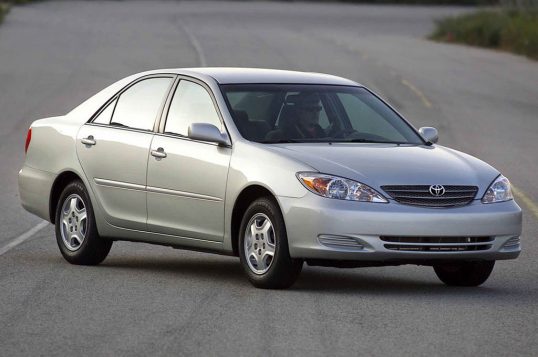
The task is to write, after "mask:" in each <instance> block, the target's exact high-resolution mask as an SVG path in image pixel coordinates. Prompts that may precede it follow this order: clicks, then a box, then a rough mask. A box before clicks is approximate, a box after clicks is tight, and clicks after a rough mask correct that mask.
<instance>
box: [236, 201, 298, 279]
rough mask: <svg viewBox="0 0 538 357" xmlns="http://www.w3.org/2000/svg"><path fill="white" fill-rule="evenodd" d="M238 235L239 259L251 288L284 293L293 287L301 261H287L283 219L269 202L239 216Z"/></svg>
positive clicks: (275, 207)
mask: <svg viewBox="0 0 538 357" xmlns="http://www.w3.org/2000/svg"><path fill="white" fill-rule="evenodd" d="M239 232H240V236H239V258H240V259H241V265H242V266H243V269H244V271H245V272H246V274H247V276H248V278H249V280H250V282H251V283H252V284H253V285H254V286H256V287H258V288H264V289H285V288H288V287H290V286H291V285H293V283H294V282H295V281H296V280H297V277H298V276H299V273H300V272H301V269H302V266H303V261H302V260H300V259H292V258H291V257H290V253H289V248H288V238H287V234H286V227H285V225H284V219H283V217H282V214H281V213H280V209H279V208H278V206H277V205H276V203H275V202H274V201H273V200H271V199H269V198H260V199H257V200H256V201H254V202H253V203H252V204H251V205H250V206H249V207H248V209H247V210H246V212H245V214H244V216H243V220H242V222H241V228H240V231H239Z"/></svg>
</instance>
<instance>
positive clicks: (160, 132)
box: [19, 68, 522, 288]
mask: <svg viewBox="0 0 538 357" xmlns="http://www.w3.org/2000/svg"><path fill="white" fill-rule="evenodd" d="M436 142H437V131H436V130H435V129H434V128H430V127H425V128H420V129H419V130H416V129H415V128H414V127H413V126H412V125H411V124H410V123H409V122H408V121H406V120H405V119H404V118H403V117H402V116H401V115H400V114H399V113H397V112H396V111H395V110H394V109H393V108H392V107H391V106H389V105H388V104H387V103H385V102H384V101H383V100H382V99H381V98H379V97H378V96H377V95H376V94H374V93H373V92H372V91H370V90H369V89H367V88H366V87H364V86H362V85H360V84H357V83H355V82H353V81H351V80H348V79H344V78H340V77H335V76H331V75H326V74H316V73H302V72H290V71H279V70H265V69H244V68H192V69H166V70H157V71H151V72H145V73H140V74H136V75H133V76H130V77H128V78H125V79H123V80H120V81H119V82H117V83H114V84H112V85H111V86H109V87H108V88H106V89H104V90H102V91H101V92H99V93H98V94H96V95H94V96H93V97H91V98H90V99H88V100H87V101H85V102H84V103H82V104H81V105H79V106H78V107H77V108H75V109H73V110H72V111H71V112H69V113H67V114H66V115H64V116H60V117H52V118H45V119H41V120H37V121H35V122H34V123H33V124H32V126H31V127H30V129H29V131H28V135H27V139H26V160H25V163H24V166H23V168H22V170H21V171H20V173H19V188H20V197H21V200H22V205H23V206H24V207H25V208H26V209H27V210H28V211H30V212H32V213H34V214H36V215H37V216H39V217H41V218H43V219H45V220H48V221H50V222H52V223H54V224H55V226H56V240H57V243H58V246H59V248H60V251H61V253H62V255H63V256H64V258H65V259H66V260H67V261H68V262H70V263H73V264H82V265H93V264H99V263H100V262H102V261H103V260H104V259H105V258H106V256H107V254H108V253H109V251H110V248H111V246H112V243H113V241H115V240H128V241H137V242H146V243H154V244H160V245H167V246H172V247H174V248H182V249H192V250H199V251H207V252H214V253H220V254H228V255H234V256H239V258H240V261H241V264H242V266H243V268H244V271H245V272H246V275H247V276H248V278H249V280H250V281H251V282H252V283H253V284H254V285H255V286H257V287H262V288H286V287H289V286H291V285H292V284H293V283H294V282H295V280H296V279H297V277H298V275H299V273H300V271H301V268H302V266H303V263H304V262H306V263H308V264H309V265H317V266H335V267H369V266H386V265H402V264H418V265H428V266H433V268H434V270H435V273H436V274H437V276H438V277H439V278H440V279H441V280H442V281H443V282H444V283H446V284H448V285H459V286H477V285H480V284H482V283H483V282H484V281H486V279H487V278H488V277H489V275H490V273H491V271H492V269H493V266H494V263H495V261H496V260H500V259H514V258H516V257H517V256H518V255H519V253H520V251H521V247H520V235H521V216H522V214H521V209H520V208H519V206H518V205H517V204H516V202H514V199H513V197H512V193H511V189H510V182H509V181H508V179H506V178H505V177H504V176H502V175H501V174H500V173H499V172H498V171H497V170H496V169H494V168H493V167H491V166H490V165H488V164H486V163H484V162H483V161H480V160H479V159H477V158H474V157H472V156H470V155H467V154H464V153H462V152H459V151H456V150H453V149H449V148H447V147H443V146H440V145H437V144H436Z"/></svg>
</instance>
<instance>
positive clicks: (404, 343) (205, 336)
mask: <svg viewBox="0 0 538 357" xmlns="http://www.w3.org/2000/svg"><path fill="white" fill-rule="evenodd" d="M462 11H467V10H465V9H457V8H426V7H407V8H404V7H393V6H352V5H333V4H315V5H314V4H304V3H292V4H288V3H260V2H255V3H225V2H216V3H199V2H187V3H179V2H158V1H147V2H134V1H133V2H100V1H92V2H76V1H70V2H67V1H66V2H52V1H51V2H42V3H35V4H30V5H25V6H20V7H15V8H14V9H13V10H12V12H11V13H10V14H9V16H8V17H7V18H6V21H5V22H4V23H3V24H2V25H1V26H0V227H1V229H0V252H1V251H2V249H3V248H5V247H6V246H7V245H8V244H10V243H11V242H13V241H15V240H16V239H17V238H20V237H21V235H23V234H25V232H28V231H29V230H30V229H32V228H33V227H35V226H36V225H38V224H40V222H41V221H40V220H39V219H38V218H36V217H34V216H32V215H30V214H29V213H26V212H25V211H24V210H23V209H22V208H21V207H20V204H19V199H18V192H17V183H16V179H17V172H18V170H19V168H20V167H21V165H22V161H23V156H24V153H23V151H24V149H23V147H24V138H25V134H26V130H27V128H28V126H29V125H30V123H31V122H32V121H33V120H35V119H37V118H40V117H45V116H51V115H61V114H64V113H65V112H67V111H68V110H70V109H71V108H73V107H74V106H76V105H77V104H78V103H80V102H81V101H82V100H84V99H85V98H87V97H89V96H90V95H92V94H93V93H95V92H96V91H98V90H99V89H101V88H103V87H104V86H106V85H108V84H109V83H111V82H113V81H115V80H117V79H120V78H122V77H124V76H126V75H128V74H132V73H135V72H139V71H143V70H147V69H154V68H163V67H190V66H199V65H212V66H251V67H269V68H282V69H294V70H307V71H320V72H327V73H332V74H337V75H342V76H346V77H349V78H351V79H354V80H357V81H359V82H361V83H363V84H365V85H368V86H371V87H372V88H373V89H374V90H376V91H378V92H379V93H380V94H381V95H382V96H384V97H385V98H387V99H388V100H389V101H390V102H391V103H393V104H394V105H395V106H396V107H397V108H398V109H399V110H400V111H401V112H402V113H403V114H404V115H406V116H407V117H408V118H409V119H410V120H411V122H412V123H414V124H415V125H416V126H417V127H418V126H423V125H433V126H436V127H438V128H439V129H440V137H441V139H440V143H441V144H444V145H448V146H451V147H454V148H456V149H460V150H463V151H466V152H468V153H471V154H473V155H476V156H478V157H479V158H482V159H484V160H486V161H488V162H490V163H492V164H493V165H494V166H496V167H497V168H499V169H500V170H501V171H502V172H503V173H504V174H505V175H506V176H508V177H509V178H510V179H511V180H512V181H513V183H514V184H515V185H516V187H517V188H518V191H517V193H518V196H517V200H518V202H519V203H520V205H521V206H522V207H523V208H524V210H525V211H524V212H525V213H524V236H523V245H524V251H523V253H522V254H521V256H520V258H519V259H518V260H515V261H507V262H500V263H498V264H497V266H496V268H495V270H494V272H493V275H492V277H491V278H490V279H489V280H488V281H487V283H486V284H484V285H483V286H482V287H480V288H471V289H468V288H467V289H466V288H447V287H445V286H443V285H442V284H441V283H440V282H439V281H438V280H437V278H436V277H435V275H434V273H433V271H432V269H430V268H427V267H414V266H406V267H390V268H368V269H355V270H339V269H329V268H311V267H306V268H305V269H304V271H303V274H302V275H301V277H300V279H299V281H298V282H297V284H296V285H295V286H294V287H293V288H292V289H290V290H286V291H264V290H257V289H254V288H253V287H251V286H250V284H249V283H248V282H247V280H246V279H245V277H244V276H243V274H242V272H241V268H240V265H239V262H238V260H237V259H235V258H230V257H220V256H213V255H208V254H201V253H192V252H185V251H178V250H173V249H170V248H164V247H154V246H150V245H146V244H135V243H117V244H115V245H114V247H113V248H112V251H111V254H110V255H109V257H108V258H107V260H105V262H104V263H103V264H102V265H100V266H97V267H80V266H73V265H69V264H67V263H66V262H65V261H64V260H63V259H62V258H61V256H60V253H59V252H58V249H57V247H56V243H55V240H54V234H53V229H52V226H50V225H49V226H47V227H45V228H43V229H41V230H39V231H38V232H37V233H34V234H30V235H28V234H27V235H26V236H23V238H25V237H28V236H30V237H29V239H27V240H25V241H24V242H23V243H22V244H20V245H18V246H16V247H14V248H12V249H10V250H8V251H7V252H6V253H4V254H2V255H0V286H1V289H0V302H1V303H0V355H3V356H13V355H59V354H69V355H74V354H82V355H96V356H99V355H117V354H119V355H149V354H152V355H172V354H173V355H190V354H195V353H196V354H206V355H291V354H293V355H307V354H308V355H359V354H361V355H456V354H458V355H476V354H480V355H500V356H503V355H528V356H531V355H536V351H537V349H538V340H537V339H536V337H537V336H538V259H537V258H536V254H537V253H538V243H537V241H536V237H537V235H538V209H537V208H536V207H537V206H536V203H537V202H538V189H537V188H536V183H537V173H538V169H537V167H538V165H537V164H538V156H537V155H538V140H537V138H538V117H537V116H538V115H537V113H538V64H537V63H536V62H532V61H529V60H527V59H525V58H522V57H517V56H513V55H510V54H506V53H500V52H493V51H488V50H481V49H474V48H469V47H464V46H456V45H446V44H437V43H433V42H429V41H427V40H424V39H423V37H424V36H425V35H426V34H427V33H428V32H429V31H430V30H431V29H432V28H433V19H434V18H437V17H440V16H443V15H447V14H453V13H458V12H462ZM51 145H54V143H51ZM4 250H6V249H4Z"/></svg>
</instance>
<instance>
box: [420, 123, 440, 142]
mask: <svg viewBox="0 0 538 357" xmlns="http://www.w3.org/2000/svg"><path fill="white" fill-rule="evenodd" d="M418 132H419V133H420V135H422V137H423V138H424V140H426V141H427V142H429V143H432V144H435V143H436V142H437V141H438V140H439V132H438V131H437V129H435V128H432V127H430V126H424V127H422V128H420V129H418Z"/></svg>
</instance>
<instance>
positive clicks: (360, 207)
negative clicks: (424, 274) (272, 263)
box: [278, 194, 522, 262]
mask: <svg viewBox="0 0 538 357" xmlns="http://www.w3.org/2000/svg"><path fill="white" fill-rule="evenodd" d="M278 200H279V203H280V206H281V208H282V211H283V213H284V220H285V222H286V229H287V233H288V241H289V249H290V255H291V256H292V257H294V258H306V259H327V260H355V261H378V262H397V261H429V260H447V259H448V260H452V259H470V260H500V259H514V258H517V256H518V255H519V253H520V251H521V245H520V244H519V236H520V235H521V221H522V213H521V209H520V208H519V206H518V205H517V204H516V203H515V202H514V201H513V200H512V201H508V202H502V203H494V204H482V203H481V202H480V200H475V201H474V202H473V203H471V204H470V205H467V206H464V207H457V208H443V209H435V208H421V207H414V206H407V205H401V204H399V203H396V202H394V201H391V202H390V203H388V204H381V203H362V202H350V201H341V200H333V199H326V198H322V197H319V196H316V195H314V194H307V195H306V196H304V197H302V198H288V197H278ZM381 237H383V239H382V238H381ZM398 237H404V238H403V239H401V241H399V242H398V239H399V238H398ZM456 237H457V238H456ZM477 237H480V238H477ZM516 237H517V238H516ZM415 238H416V239H415ZM387 240H392V241H387Z"/></svg>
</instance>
